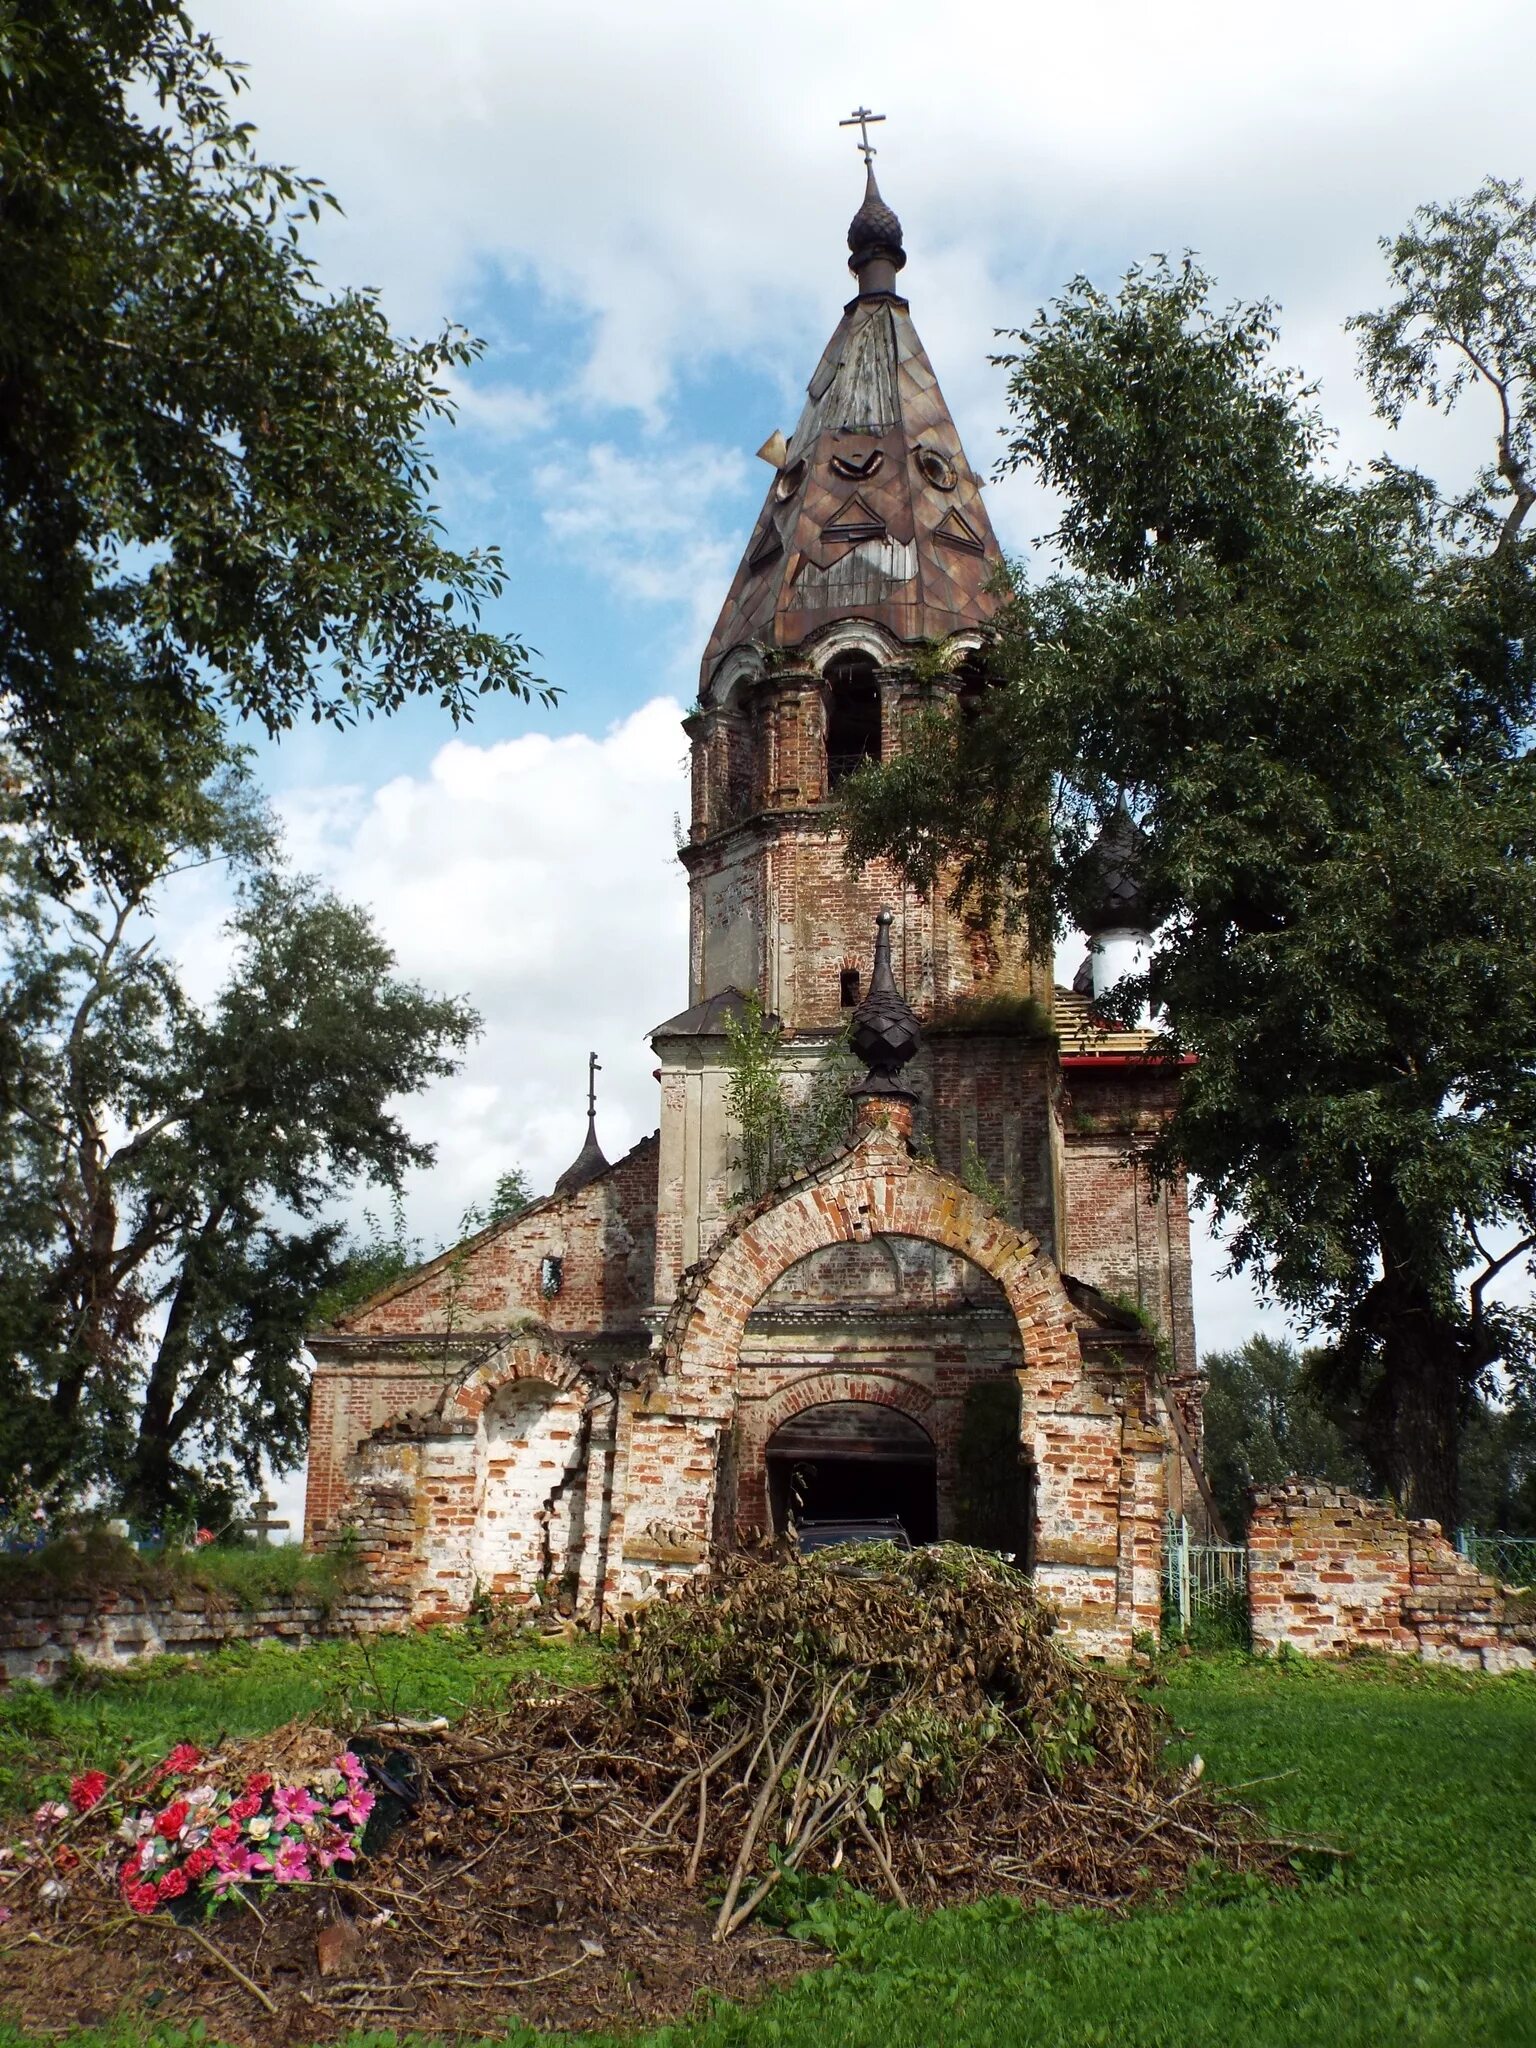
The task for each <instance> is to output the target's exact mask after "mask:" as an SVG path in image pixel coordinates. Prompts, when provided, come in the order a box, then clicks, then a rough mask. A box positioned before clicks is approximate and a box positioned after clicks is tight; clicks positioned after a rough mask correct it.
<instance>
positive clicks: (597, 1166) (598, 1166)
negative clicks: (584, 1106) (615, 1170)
mask: <svg viewBox="0 0 1536 2048" xmlns="http://www.w3.org/2000/svg"><path fill="white" fill-rule="evenodd" d="M607 1171H608V1161H607V1160H606V1159H605V1158H604V1156H603V1148H602V1146H601V1145H599V1143H598V1142H597V1115H596V1112H595V1111H592V1110H589V1111H588V1112H587V1142H586V1143H585V1144H584V1145H583V1146H582V1148H581V1150H580V1151H579V1152H578V1153H577V1154H576V1157H575V1158H574V1159H573V1160H572V1161H571V1163H570V1165H569V1166H568V1167H567V1168H566V1169H565V1171H564V1173H562V1174H561V1176H560V1178H559V1179H558V1180H557V1181H556V1182H555V1193H556V1194H557V1195H574V1194H575V1192H576V1190H577V1189H578V1188H584V1187H585V1186H586V1184H587V1182H588V1181H589V1180H596V1179H597V1176H598V1175H599V1174H600V1173H606V1172H607Z"/></svg>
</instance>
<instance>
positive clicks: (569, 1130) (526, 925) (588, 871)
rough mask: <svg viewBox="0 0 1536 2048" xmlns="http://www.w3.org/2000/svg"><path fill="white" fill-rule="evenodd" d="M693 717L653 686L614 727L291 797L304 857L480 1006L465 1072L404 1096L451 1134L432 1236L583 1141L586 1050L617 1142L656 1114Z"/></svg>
mask: <svg viewBox="0 0 1536 2048" xmlns="http://www.w3.org/2000/svg"><path fill="white" fill-rule="evenodd" d="M681 715H682V713H681V707H680V706H679V705H678V704H677V703H675V702H674V701H672V700H671V699H669V698H657V699H656V700H654V701H653V702H652V703H649V704H647V705H645V706H643V707H642V708H641V709H640V710H638V711H636V712H635V713H633V715H632V716H630V717H629V718H627V719H625V720H624V721H623V723H622V724H620V725H617V726H615V727H614V728H613V730H612V731H610V732H609V733H607V734H605V735H604V736H603V737H602V738H601V739H592V738H588V737H585V736H581V735H578V736H573V737H568V738H563V739H550V738H546V737H543V736H537V735H536V736H530V737H525V738H522V739H515V740H508V741H504V742H502V743H500V744H497V745H475V744H471V743H469V742H467V741H464V740H453V741H450V742H449V744H448V745H446V746H445V747H443V748H442V749H441V750H440V751H439V752H438V754H437V755H436V756H435V758H434V759H433V760H432V761H431V762H430V764H429V765H427V766H426V767H425V768H424V769H423V771H422V772H421V774H419V775H410V776H398V777H396V778H395V779H394V780H392V781H390V782H387V783H385V784H384V785H383V787H382V788H380V789H378V790H376V791H374V792H373V793H372V794H371V795H368V794H365V793H362V792H359V791H356V790H323V789H308V790H302V791H297V792H289V794H288V795H287V796H286V797H285V798H284V799H283V802H282V810H283V814H284V822H285V824H286V827H287V834H288V843H289V847H290V850H291V852H292V855H293V859H294V862H295V865H297V866H299V867H301V868H304V869H306V870H309V871H312V872H315V873H318V874H320V875H323V876H324V878H325V879H326V880H327V881H328V882H329V883H330V884H331V885H332V886H333V887H334V888H336V889H337V890H338V891H339V892H340V893H341V894H342V895H343V896H345V897H347V898H349V899H351V900H355V901H360V902H365V903H367V904H368V905H369V907H370V908H371V910H372V912H373V914H374V917H375V919H376V921H377V923H378V924H379V926H380V928H381V929H382V931H383V933H384V935H385V937H386V938H387V939H388V940H389V942H390V944H391V945H392V946H393V947H394V949H395V951H396V954H397V955H398V958H399V961H400V965H401V968H402V970H403V971H404V972H405V973H406V974H407V975H409V976H411V977H413V978H415V979H418V980H420V981H422V982H424V983H425V984H426V985H427V986H429V987H432V988H436V989H442V990H451V991H454V992H456V993H461V994H464V995H467V996H468V997H469V998H470V1000H471V1001H473V1002H474V1003H475V1005H476V1006H477V1008H478V1009H479V1010H480V1011H481V1013H482V1015H483V1017H484V1019H485V1031H484V1035H483V1036H482V1037H481V1038H480V1040H479V1041H478V1042H477V1044H476V1045H475V1046H474V1048H473V1049H472V1051H471V1053H470V1055H469V1058H468V1060H467V1061H466V1063H465V1066H464V1069H463V1071H462V1072H461V1073H460V1074H459V1075H458V1076H457V1077H456V1078H454V1079H453V1080H450V1081H446V1082H442V1083H439V1084H438V1085H437V1086H436V1087H434V1088H433V1089H432V1090H431V1091H430V1092H429V1093H428V1094H426V1095H425V1096H423V1097H421V1098H419V1099H417V1100H415V1101H412V1102H410V1103H408V1104H406V1105H405V1117H406V1121H407V1124H408V1126H409V1128H410V1129H411V1130H412V1131H413V1132H414V1133H416V1134H417V1135H419V1136H421V1137H423V1138H426V1139H428V1140H430V1141H431V1142H433V1143H435V1144H436V1145H437V1147H438V1166H437V1169H436V1170H435V1171H434V1172H433V1173H431V1174H429V1175H425V1176H421V1177H420V1178H419V1179H418V1181H417V1183H416V1185H414V1186H413V1187H412V1189H411V1191H410V1198H409V1212H410V1218H411V1222H412V1225H413V1227H415V1228H416V1229H418V1230H420V1231H421V1232H422V1233H423V1234H424V1235H425V1236H426V1237H427V1239H428V1240H429V1241H435V1240H437V1239H439V1238H443V1239H448V1238H451V1237H452V1236H453V1235H454V1234H455V1232H456V1229H457V1224H458V1219H459V1217H460V1215H461V1214H462V1213H463V1211H464V1209H465V1208H466V1207H467V1206H469V1204H471V1203H472V1202H475V1201H479V1200H483V1199H484V1198H485V1197H486V1196H487V1195H488V1194H489V1193H490V1191H491V1188H492V1187H493V1185H494V1184H495V1181H496V1177H497V1175H498V1174H499V1173H501V1172H503V1171H504V1170H505V1169H506V1168H507V1167H509V1166H511V1165H513V1164H514V1163H516V1164H521V1165H522V1166H524V1167H525V1168H526V1169H527V1171H528V1172H529V1174H530V1176H531V1178H532V1180H533V1183H534V1185H535V1187H536V1188H538V1189H539V1190H540V1191H542V1192H547V1190H548V1189H549V1188H550V1187H551V1186H552V1185H553V1182H554V1179H555V1176H556V1175H557V1174H558V1173H560V1172H561V1171H562V1169H563V1168H565V1167H566V1166H568V1165H569V1164H570V1163H571V1161H572V1159H574V1158H575V1156H576V1153H577V1152H578V1150H579V1149H580V1146H581V1141H582V1136H583V1133H584V1128H585V1125H584V1109H583V1101H584V1093H585V1088H586V1055H587V1051H588V1049H589V1048H591V1049H593V1050H595V1051H596V1052H597V1053H598V1054H599V1056H600V1057H601V1059H602V1062H603V1074H602V1079H601V1091H600V1106H599V1118H598V1126H599V1133H600V1135H601V1137H602V1141H603V1144H604V1147H605V1149H606V1151H607V1153H608V1156H609V1157H610V1158H611V1159H616V1158H618V1156H619V1155H620V1153H621V1152H623V1151H624V1150H626V1149H627V1148H628V1147H629V1146H630V1145H632V1144H634V1143H635V1142H636V1140H637V1139H639V1138H641V1137H643V1136H644V1135H645V1133H646V1132H647V1131H649V1130H652V1129H654V1128H655V1125H656V1121H657V1100H656V1087H655V1083H654V1081H653V1080H652V1078H651V1070H652V1066H653V1064H654V1060H653V1056H652V1054H651V1052H650V1048H649V1046H648V1045H647V1043H646V1041H645V1038H644V1033H645V1032H646V1031H647V1030H648V1029H649V1027H650V1026H651V1025H653V1024H658V1023H660V1022H661V1020H662V1019H663V1018H664V1017H668V1016H671V1015H672V1014H673V1013H674V1012H675V1011H677V1010H680V1009H682V1008H684V1007H685V1006H686V1004H687V1001H688V952H687V947H688V940H687V887H686V883H685V881H684V878H683V875H682V871H681V869H680V868H679V867H678V865H677V861H676V848H675V843H674V838H673V816H674V813H675V812H677V811H678V810H679V809H680V808H682V807H683V806H684V805H685V803H686V794H685V790H684V785H683V779H682V773H681V765H680V764H681V757H682V753H683V749H684V741H683V738H682V734H681V733H680V731H679V729H678V720H679V718H680V717H681Z"/></svg>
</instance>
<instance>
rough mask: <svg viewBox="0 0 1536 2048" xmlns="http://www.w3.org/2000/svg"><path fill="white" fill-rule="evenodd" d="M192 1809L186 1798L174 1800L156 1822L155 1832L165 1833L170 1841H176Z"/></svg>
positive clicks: (158, 1833)
mask: <svg viewBox="0 0 1536 2048" xmlns="http://www.w3.org/2000/svg"><path fill="white" fill-rule="evenodd" d="M191 1811H192V1809H191V1807H190V1806H188V1804H187V1802H186V1801H185V1799H177V1800H173V1801H172V1803H171V1804H170V1805H169V1806H168V1807H167V1808H166V1809H165V1811H164V1813H162V1814H161V1815H160V1817H159V1819H158V1820H157V1821H156V1822H155V1833H156V1834H157V1835H163V1836H164V1837H165V1839H166V1841H168V1842H174V1841H175V1839H176V1837H177V1836H178V1835H179V1834H180V1833H181V1831H182V1829H183V1828H184V1827H185V1826H186V1824H187V1815H188V1814H189V1813H190V1812H191Z"/></svg>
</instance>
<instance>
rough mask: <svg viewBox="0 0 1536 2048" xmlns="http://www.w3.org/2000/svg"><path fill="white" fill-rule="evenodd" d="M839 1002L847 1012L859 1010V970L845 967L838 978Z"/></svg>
mask: <svg viewBox="0 0 1536 2048" xmlns="http://www.w3.org/2000/svg"><path fill="white" fill-rule="evenodd" d="M837 1000H838V1002H839V1003H840V1004H841V1005H842V1007H843V1008H844V1009H845V1010H852V1009H855V1008H857V1006H858V1000H859V970H858V969H857V967H845V968H844V969H843V971H842V973H841V974H840V975H839V976H838V993H837Z"/></svg>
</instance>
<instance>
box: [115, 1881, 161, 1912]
mask: <svg viewBox="0 0 1536 2048" xmlns="http://www.w3.org/2000/svg"><path fill="white" fill-rule="evenodd" d="M124 1896H125V1897H126V1899H127V1901H128V1903H129V1905H130V1906H132V1908H133V1910H134V1912H135V1913H153V1911H154V1910H155V1908H156V1906H158V1905H159V1903H160V1894H159V1892H158V1891H157V1890H156V1889H155V1886H154V1885H153V1883H150V1884H135V1885H129V1886H128V1887H127V1889H126V1891H125V1893H124Z"/></svg>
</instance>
